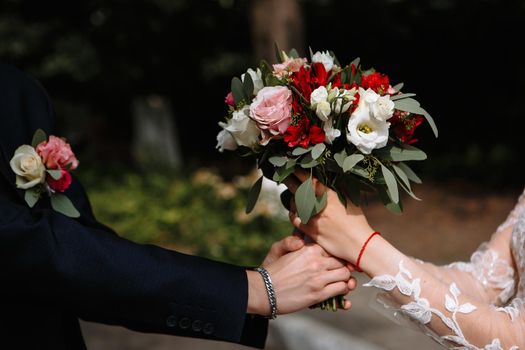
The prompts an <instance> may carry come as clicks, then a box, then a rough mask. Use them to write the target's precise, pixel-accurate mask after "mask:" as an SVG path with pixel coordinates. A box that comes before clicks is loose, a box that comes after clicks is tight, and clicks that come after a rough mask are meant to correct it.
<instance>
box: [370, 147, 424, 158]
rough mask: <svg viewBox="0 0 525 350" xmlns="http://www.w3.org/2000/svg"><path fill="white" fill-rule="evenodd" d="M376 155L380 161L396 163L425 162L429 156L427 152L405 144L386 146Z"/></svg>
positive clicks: (376, 152) (377, 151)
mask: <svg viewBox="0 0 525 350" xmlns="http://www.w3.org/2000/svg"><path fill="white" fill-rule="evenodd" d="M374 154H375V155H377V156H378V157H379V158H380V159H384V160H390V161H394V162H403V161H406V160H425V159H427V155H426V153H425V152H423V151H422V150H420V149H419V148H417V147H414V146H411V145H407V144H403V145H402V147H399V146H394V145H390V146H386V147H383V148H381V149H378V150H375V151H374Z"/></svg>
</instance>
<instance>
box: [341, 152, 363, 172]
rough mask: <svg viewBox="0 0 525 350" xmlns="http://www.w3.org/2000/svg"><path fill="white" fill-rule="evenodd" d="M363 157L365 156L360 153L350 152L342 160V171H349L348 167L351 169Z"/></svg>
mask: <svg viewBox="0 0 525 350" xmlns="http://www.w3.org/2000/svg"><path fill="white" fill-rule="evenodd" d="M364 158H365V156H363V155H362V154H352V155H350V156H348V157H346V159H345V160H344V162H343V167H342V168H343V171H344V172H345V173H346V172H347V171H350V169H352V168H353V167H354V166H355V165H356V164H357V163H359V162H360V161H362V160H363V159H364Z"/></svg>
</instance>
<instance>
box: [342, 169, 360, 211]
mask: <svg viewBox="0 0 525 350" xmlns="http://www.w3.org/2000/svg"><path fill="white" fill-rule="evenodd" d="M344 180H345V189H346V191H345V192H346V195H347V196H348V198H350V200H351V201H352V203H354V204H355V205H357V206H359V205H361V188H360V186H359V181H357V180H356V179H354V177H353V176H351V175H346V176H345V179H344Z"/></svg>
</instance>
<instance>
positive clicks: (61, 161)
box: [36, 135, 78, 170]
mask: <svg viewBox="0 0 525 350" xmlns="http://www.w3.org/2000/svg"><path fill="white" fill-rule="evenodd" d="M36 151H37V152H38V154H39V155H40V157H42V161H43V162H44V164H45V165H46V168H47V169H65V168H66V167H69V169H71V170H73V169H76V167H77V166H78V160H77V158H76V157H75V154H74V153H73V151H72V150H71V146H70V145H69V144H68V143H66V142H65V141H64V140H62V139H61V138H59V137H56V136H52V135H51V136H49V140H48V141H44V142H42V143H40V144H39V145H38V146H37V147H36Z"/></svg>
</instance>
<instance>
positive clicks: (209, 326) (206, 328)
mask: <svg viewBox="0 0 525 350" xmlns="http://www.w3.org/2000/svg"><path fill="white" fill-rule="evenodd" d="M214 330H215V327H213V323H206V324H205V325H204V328H203V329H202V332H203V333H204V334H208V335H210V334H212V333H213V331H214Z"/></svg>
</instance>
